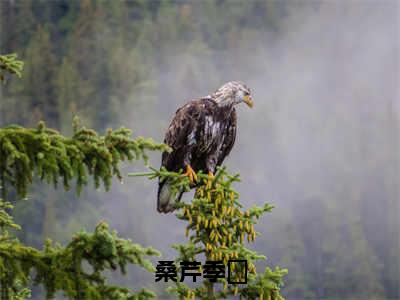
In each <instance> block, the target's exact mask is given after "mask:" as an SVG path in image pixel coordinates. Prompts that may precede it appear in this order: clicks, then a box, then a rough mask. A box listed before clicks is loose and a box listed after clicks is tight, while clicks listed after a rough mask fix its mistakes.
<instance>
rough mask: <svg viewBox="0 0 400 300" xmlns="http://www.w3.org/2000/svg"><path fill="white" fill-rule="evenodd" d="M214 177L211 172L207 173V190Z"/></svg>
mask: <svg viewBox="0 0 400 300" xmlns="http://www.w3.org/2000/svg"><path fill="white" fill-rule="evenodd" d="M214 178H215V176H214V174H213V173H212V172H211V171H208V177H207V188H208V189H209V188H211V184H212V182H213V180H214Z"/></svg>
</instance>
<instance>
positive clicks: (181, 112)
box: [162, 100, 201, 172]
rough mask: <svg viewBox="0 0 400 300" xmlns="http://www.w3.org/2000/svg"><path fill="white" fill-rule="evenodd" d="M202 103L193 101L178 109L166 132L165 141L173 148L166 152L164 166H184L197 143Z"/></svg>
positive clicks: (168, 168)
mask: <svg viewBox="0 0 400 300" xmlns="http://www.w3.org/2000/svg"><path fill="white" fill-rule="evenodd" d="M200 105H201V104H200V103H199V101H197V100H194V101H191V102H189V103H187V104H186V105H184V106H182V107H181V108H180V109H178V110H177V111H176V114H175V117H174V119H173V120H172V122H171V124H170V126H169V127H168V130H167V132H166V134H165V139H164V143H165V144H167V145H168V146H170V147H171V148H172V149H173V152H172V153H167V152H164V153H163V155H162V166H164V167H165V168H166V169H167V170H169V171H175V172H176V171H178V170H179V169H180V168H183V167H184V166H183V164H184V160H185V159H186V158H187V155H189V153H190V152H191V150H192V149H191V148H193V147H194V146H195V144H196V141H195V139H196V136H197V129H198V123H199V120H200V115H201V111H200V110H201V107H200Z"/></svg>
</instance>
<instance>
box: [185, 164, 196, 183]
mask: <svg viewBox="0 0 400 300" xmlns="http://www.w3.org/2000/svg"><path fill="white" fill-rule="evenodd" d="M183 175H185V176H187V177H188V178H189V182H190V183H192V184H193V183H195V182H196V181H197V174H196V172H195V171H194V170H193V169H192V167H191V166H190V165H187V166H186V173H184V174H183Z"/></svg>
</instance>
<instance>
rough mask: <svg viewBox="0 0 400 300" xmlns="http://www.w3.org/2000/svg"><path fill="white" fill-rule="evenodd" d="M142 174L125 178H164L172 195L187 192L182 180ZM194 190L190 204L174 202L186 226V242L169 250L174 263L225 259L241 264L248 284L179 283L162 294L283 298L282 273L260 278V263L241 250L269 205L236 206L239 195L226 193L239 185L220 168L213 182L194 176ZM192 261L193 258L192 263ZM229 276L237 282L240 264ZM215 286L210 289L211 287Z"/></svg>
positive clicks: (177, 176)
mask: <svg viewBox="0 0 400 300" xmlns="http://www.w3.org/2000/svg"><path fill="white" fill-rule="evenodd" d="M151 170H152V171H151V172H148V173H134V174H129V175H130V176H147V177H149V178H150V179H153V178H160V179H163V180H166V179H168V182H169V183H170V185H171V187H172V190H173V191H174V192H177V191H178V190H182V189H183V190H189V189H190V182H189V179H188V177H186V176H184V175H183V174H181V173H174V172H168V171H167V170H165V169H164V168H162V169H161V170H159V171H158V170H156V169H151ZM197 176H198V180H199V183H198V186H197V188H196V192H195V195H194V198H193V200H192V201H191V202H190V203H176V204H175V207H176V209H177V211H176V216H177V217H178V218H179V219H181V220H184V221H186V222H187V223H188V225H187V226H186V237H188V238H189V240H188V242H187V243H186V244H183V245H173V248H174V249H176V250H177V251H178V256H177V257H176V262H177V263H179V262H180V261H194V260H196V258H199V256H200V255H204V256H205V257H206V259H207V260H222V261H223V262H224V264H225V265H226V264H227V262H228V260H230V259H242V260H247V262H248V270H249V272H248V274H247V280H248V283H247V285H245V286H244V287H239V286H235V285H228V283H227V280H226V279H219V281H218V283H216V284H213V283H211V282H208V281H206V282H205V283H204V284H203V285H202V286H200V287H197V288H190V287H189V286H187V285H185V284H183V283H177V285H176V287H170V288H169V289H168V290H169V292H171V293H174V294H176V295H178V296H179V298H180V299H193V298H195V297H198V298H200V299H220V298H228V297H230V296H234V295H240V296H242V297H244V298H246V299H258V298H261V299H262V298H263V297H265V299H276V300H278V299H279V300H280V299H283V298H282V296H281V295H280V287H281V286H282V284H283V281H282V278H283V276H284V275H285V274H286V273H287V270H286V269H280V268H279V267H277V268H276V269H275V270H273V271H272V270H271V269H270V268H266V269H265V272H264V274H262V275H258V274H257V272H256V266H255V261H257V260H262V259H265V256H263V255H259V254H258V253H257V252H255V251H252V250H250V249H248V248H246V247H245V244H244V242H245V239H247V242H249V243H250V242H254V240H255V239H256V236H257V235H259V232H256V231H255V228H254V226H255V225H256V224H257V220H258V219H259V218H260V217H261V216H262V215H263V214H264V213H266V212H270V211H271V209H272V208H273V207H272V206H271V205H269V204H265V205H264V206H263V207H258V206H254V207H251V208H250V209H248V210H244V209H243V207H242V205H241V204H240V202H239V194H238V192H236V191H235V190H234V189H233V188H232V184H233V183H234V182H237V181H239V176H238V175H233V176H232V175H229V174H228V173H226V171H225V169H223V168H222V169H219V170H218V172H217V174H216V175H215V177H209V176H208V175H205V174H202V173H201V172H199V173H198V174H197ZM197 260H198V259H197ZM233 268H235V274H234V275H233V277H232V278H233V280H235V281H243V279H244V278H243V276H244V274H243V269H242V266H241V265H240V264H236V263H234V266H233ZM214 285H215V286H214Z"/></svg>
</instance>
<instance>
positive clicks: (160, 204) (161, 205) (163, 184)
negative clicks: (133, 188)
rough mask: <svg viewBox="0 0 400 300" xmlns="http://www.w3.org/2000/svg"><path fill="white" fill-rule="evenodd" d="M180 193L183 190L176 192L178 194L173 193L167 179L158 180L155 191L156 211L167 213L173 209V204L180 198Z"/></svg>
mask: <svg viewBox="0 0 400 300" xmlns="http://www.w3.org/2000/svg"><path fill="white" fill-rule="evenodd" d="M182 194H183V191H180V192H178V195H174V193H172V190H171V186H170V184H169V182H168V180H163V181H160V182H159V184H158V193H157V211H158V212H160V213H169V212H172V211H174V209H175V207H174V204H175V202H178V201H180V200H181V198H182Z"/></svg>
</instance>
